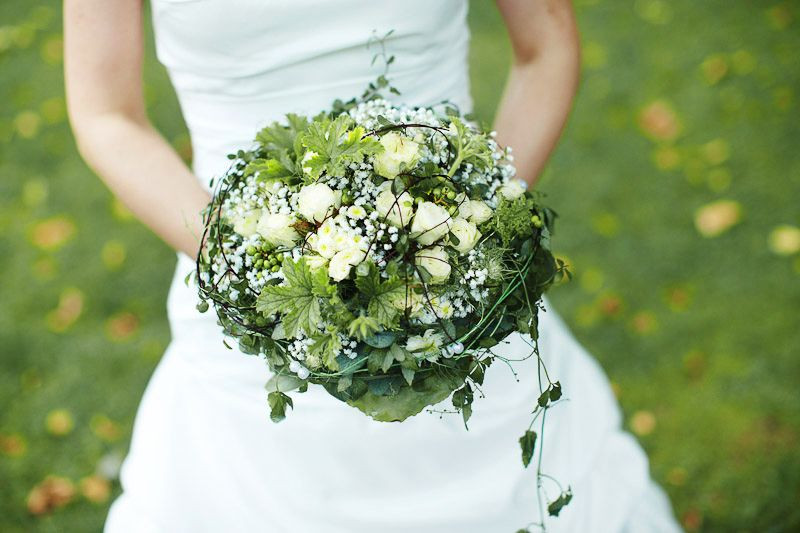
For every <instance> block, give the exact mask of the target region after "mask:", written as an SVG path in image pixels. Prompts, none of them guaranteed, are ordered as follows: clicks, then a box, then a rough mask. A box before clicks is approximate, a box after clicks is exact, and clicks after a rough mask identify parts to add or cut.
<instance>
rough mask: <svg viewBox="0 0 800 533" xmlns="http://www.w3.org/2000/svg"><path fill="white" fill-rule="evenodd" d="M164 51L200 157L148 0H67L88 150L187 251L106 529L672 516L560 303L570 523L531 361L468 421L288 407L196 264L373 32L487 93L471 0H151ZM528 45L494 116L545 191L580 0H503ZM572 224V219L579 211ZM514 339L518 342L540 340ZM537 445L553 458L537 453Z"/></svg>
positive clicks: (354, 71)
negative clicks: (296, 123) (255, 148)
mask: <svg viewBox="0 0 800 533" xmlns="http://www.w3.org/2000/svg"><path fill="white" fill-rule="evenodd" d="M151 4H152V15H153V21H154V26H155V31H156V49H157V53H158V57H159V59H160V61H161V62H162V63H163V64H164V65H165V66H166V67H167V69H168V71H169V74H170V77H171V80H172V83H173V85H174V86H175V89H176V91H177V94H178V97H179V100H180V104H181V109H182V111H183V115H184V118H185V120H186V123H187V125H188V128H189V131H190V133H191V136H192V145H193V149H194V163H193V168H192V170H191V171H190V170H189V169H187V168H186V167H185V166H184V164H183V163H182V162H181V159H180V158H179V157H178V156H177V155H176V153H175V152H174V151H173V150H172V149H171V148H170V146H169V145H168V144H167V143H166V142H165V141H164V140H163V139H162V138H161V137H160V136H159V134H158V133H157V132H156V131H155V130H154V129H153V127H152V126H151V125H150V123H149V121H148V119H147V115H146V112H145V107H144V99H143V94H142V93H143V88H142V80H141V67H142V57H143V53H142V50H143V37H142V18H143V12H144V8H143V6H142V1H141V0H114V1H109V0H65V2H64V23H65V57H66V82H67V96H68V104H69V112H70V118H71V121H72V125H73V129H74V132H75V137H76V139H77V142H78V146H79V149H80V152H81V154H82V155H83V157H84V158H85V159H86V161H87V162H88V163H89V165H90V166H91V167H92V168H93V169H94V170H95V171H96V172H97V173H98V174H99V175H100V176H101V177H102V179H103V180H104V181H105V182H106V183H107V185H108V186H109V187H110V189H111V190H112V191H113V192H114V193H115V194H116V195H117V196H118V197H119V198H120V199H121V200H122V201H123V202H124V203H125V204H126V205H127V206H128V207H129V208H130V209H131V210H132V211H133V212H134V213H135V214H136V215H137V216H138V217H139V218H140V219H141V220H142V221H143V222H144V223H145V224H146V225H148V226H149V227H150V228H151V229H152V230H153V231H154V232H156V233H157V234H158V235H159V236H161V237H162V238H163V239H164V241H166V242H167V243H168V244H169V245H170V246H172V247H173V248H174V249H175V250H176V252H177V264H176V269H175V274H174V278H173V282H172V285H171V287H170V291H169V296H168V300H167V310H168V316H169V323H170V327H171V333H172V340H171V343H170V345H169V347H168V348H167V350H166V352H165V353H164V356H163V358H162V360H161V361H160V363H159V364H158V367H157V368H156V370H155V373H154V374H153V376H152V378H151V380H150V383H149V384H148V386H147V389H146V391H145V394H144V397H143V398H142V402H141V405H140V407H139V410H138V413H137V416H136V421H135V424H134V432H133V439H132V442H131V447H130V452H129V454H128V456H127V458H126V460H125V462H124V464H123V467H122V471H121V483H122V488H123V493H122V495H121V496H120V497H119V498H118V499H117V500H116V501H115V502H114V503H113V505H112V507H111V510H110V512H109V515H108V518H107V521H106V524H105V531H106V532H108V533H124V532H137V533H138V532H169V533H173V532H192V533H198V532H229V531H230V532H268V533H285V532H290V533H310V532H314V533H318V532H326V533H328V532H330V533H345V532H346V533H361V532H363V533H367V532H369V533H373V532H376V531H379V532H381V533H392V532H397V533H400V532H403V533H407V532H415V533H447V532H452V533H456V532H458V533H471V532H473V533H495V532H512V531H517V530H519V529H521V528H529V530H530V531H535V530H539V529H541V528H542V527H546V528H547V530H548V531H571V532H580V533H587V532H602V533H610V532H612V533H613V532H623V531H624V532H631V533H639V532H673V531H679V527H678V526H677V524H676V523H675V521H674V519H673V517H672V511H671V509H670V506H669V502H668V501H667V499H666V497H665V496H664V494H663V492H662V491H661V489H660V488H659V487H658V486H657V485H656V484H654V483H653V482H652V480H651V479H650V476H649V472H648V463H647V458H646V456H645V454H644V453H643V451H642V450H641V448H640V447H639V446H638V444H637V443H636V442H635V440H634V439H633V438H632V437H631V436H630V435H629V434H627V433H626V432H624V431H623V430H622V429H621V427H620V426H621V422H620V411H619V407H618V406H617V404H616V401H615V399H614V397H613V395H612V393H611V389H610V387H609V383H608V380H607V379H606V377H605V376H604V374H603V373H602V370H601V369H600V368H599V366H598V364H597V363H596V362H595V361H594V360H593V359H592V358H591V357H590V356H589V355H588V354H587V353H586V352H585V350H584V349H583V348H582V347H581V346H580V345H578V344H577V343H576V341H575V340H574V339H573V337H572V335H571V334H570V332H569V331H568V329H567V328H566V327H565V325H564V324H563V322H562V321H561V320H560V319H559V318H558V316H557V315H556V314H555V312H554V311H552V310H551V309H548V312H546V313H544V314H543V316H542V318H541V324H540V330H541V339H540V349H541V351H542V354H543V358H544V360H545V363H546V364H547V365H548V370H549V372H550V374H551V375H553V376H555V377H554V379H559V380H560V381H561V383H562V384H563V387H564V393H565V396H566V397H567V398H568V401H566V402H563V403H560V404H559V405H558V406H556V407H554V408H553V410H552V412H551V413H550V414H549V416H548V417H547V421H546V423H545V426H544V433H545V434H546V435H545V438H544V439H540V442H542V441H543V442H544V448H543V450H542V468H543V471H544V472H545V473H547V474H548V476H552V478H550V477H547V478H545V479H544V483H543V486H542V491H543V492H544V494H545V497H546V498H548V499H550V500H552V499H553V498H554V497H556V496H557V495H558V494H559V490H560V489H559V488H558V485H556V482H555V481H553V480H558V482H560V483H561V484H562V485H563V486H564V487H567V486H569V487H571V489H572V491H573V493H574V498H573V501H572V502H571V503H570V504H569V505H568V506H567V507H565V508H564V510H563V511H562V512H561V514H560V516H559V517H557V518H554V517H548V516H546V514H547V513H546V511H544V512H543V510H542V506H541V505H540V504H539V503H537V494H538V492H537V487H536V475H535V472H534V471H533V470H525V469H523V468H522V466H521V464H520V457H519V448H518V442H517V439H518V438H519V435H520V434H521V433H522V431H524V429H525V428H526V427H527V424H528V422H529V413H530V410H531V408H532V406H533V405H534V404H535V401H536V397H537V392H538V389H537V388H536V387H535V386H534V380H535V372H536V367H535V364H533V363H532V362H531V361H526V362H523V363H521V364H519V365H517V366H516V367H515V368H516V371H517V375H516V376H515V375H514V374H512V373H511V372H510V371H508V369H506V368H492V369H491V370H490V371H489V372H488V374H487V377H486V381H485V385H484V391H485V393H486V398H481V399H478V400H476V402H475V405H474V414H473V417H472V419H471V422H470V430H469V431H465V430H464V427H463V424H462V423H461V421H460V418H459V417H448V416H445V417H441V416H439V415H435V414H429V413H422V414H420V415H417V416H416V417H413V418H412V419H410V420H408V421H406V422H404V423H402V424H386V423H378V422H374V421H372V420H370V419H368V418H367V417H365V416H364V415H363V414H361V413H360V412H358V411H356V410H355V409H353V408H351V407H349V406H347V405H346V404H344V403H341V402H339V401H338V400H336V399H334V398H333V397H331V396H329V395H328V394H327V393H326V392H324V390H322V388H321V387H311V388H310V389H309V391H308V392H307V393H305V394H302V395H298V396H297V398H296V402H295V411H294V412H293V413H292V414H291V416H290V417H289V418H288V419H287V420H286V421H284V422H282V423H280V424H273V423H272V422H270V420H269V417H268V412H269V411H268V408H267V405H266V392H265V391H264V389H263V387H264V383H265V382H266V381H267V380H268V379H269V371H268V369H267V366H266V364H265V362H264V361H262V360H260V359H259V358H255V357H252V356H246V355H244V354H241V353H238V352H236V351H230V350H227V349H226V348H225V347H224V346H223V343H222V340H223V337H222V334H221V329H220V328H219V327H218V326H217V324H216V320H215V317H214V316H213V313H206V314H201V313H199V312H198V311H197V310H196V308H195V304H196V294H195V291H194V289H193V288H191V287H187V286H186V285H184V282H183V280H184V277H185V276H186V274H187V273H188V272H189V271H190V270H191V268H192V266H193V257H194V256H195V254H196V251H197V249H198V246H199V236H200V235H201V233H202V231H201V225H202V222H201V218H200V211H201V209H202V208H203V207H204V206H205V205H206V204H207V202H208V201H209V198H210V196H209V188H208V183H209V179H210V178H211V177H212V176H215V175H218V174H219V173H221V172H223V171H224V170H225V168H226V166H227V163H228V161H227V158H226V155H227V154H228V153H230V152H232V151H235V149H236V148H237V147H241V146H247V145H249V143H250V142H251V140H252V138H253V136H254V133H255V132H256V131H257V130H258V129H259V127H260V126H263V125H264V124H265V123H267V122H270V121H272V120H276V119H278V118H280V117H281V116H282V115H283V114H284V113H286V112H298V113H315V112H317V111H319V110H320V109H323V108H325V107H327V106H329V105H330V102H331V101H333V100H334V99H335V98H342V99H345V100H346V99H348V98H350V97H352V96H355V95H357V94H360V93H361V91H362V90H363V88H364V87H365V86H366V84H367V83H369V82H370V81H371V80H373V79H374V78H375V76H376V74H377V73H379V72H377V70H376V69H377V67H374V68H373V67H371V66H370V59H371V55H372V53H373V52H374V50H373V51H369V50H367V48H366V46H365V44H366V42H367V41H368V39H369V38H370V36H371V35H373V34H374V32H377V34H379V35H383V34H385V33H387V32H388V31H389V30H394V31H393V33H392V34H391V36H390V37H389V38H388V40H387V41H386V43H385V45H386V47H387V49H388V50H389V51H390V52H391V53H392V54H394V55H396V57H397V62H396V64H395V65H393V67H392V72H391V78H392V80H391V81H392V83H393V84H394V85H395V86H397V87H398V88H399V89H400V91H401V92H402V96H401V97H399V98H400V99H402V101H403V102H405V103H408V104H412V105H429V104H435V103H437V102H439V101H441V100H444V99H448V100H450V101H453V102H455V103H456V104H458V105H459V107H460V108H461V109H462V110H469V109H470V108H471V103H472V102H471V99H470V93H469V85H468V72H467V51H468V42H469V33H468V28H467V25H466V20H465V17H466V11H467V1H466V0H436V1H430V0H404V1H403V2H399V1H395V2H390V1H388V0H384V1H380V0H291V1H290V0H151ZM497 5H498V7H499V9H500V11H501V13H502V15H503V18H504V20H505V22H506V25H507V27H508V32H509V35H510V38H511V42H512V45H513V51H514V61H513V66H512V68H511V72H510V75H509V79H508V84H507V87H506V91H505V94H504V95H503V98H502V101H501V104H500V107H499V110H498V113H497V118H496V122H495V125H494V127H495V129H496V130H497V135H498V137H497V138H498V141H499V142H500V143H501V144H505V145H510V146H513V148H514V154H515V155H516V159H515V164H516V166H517V169H518V175H520V176H522V177H524V178H526V179H527V181H528V182H529V183H530V184H531V185H533V184H534V183H535V181H536V177H537V176H538V174H539V173H540V171H541V170H542V168H543V166H544V164H545V162H546V160H547V158H548V156H549V154H550V152H551V151H552V150H553V147H554V145H555V143H556V141H557V139H558V137H559V134H560V132H561V129H562V127H563V125H564V122H565V120H566V117H567V115H568V112H569V109H570V106H571V103H572V99H573V96H574V93H575V89H576V85H577V77H578V44H577V43H578V38H577V33H576V28H575V22H574V18H573V13H572V8H571V6H570V2H569V0H497ZM567 223H568V221H567ZM526 348H527V345H526V344H525V339H523V338H522V337H521V336H520V335H512V336H510V337H509V339H508V341H507V342H506V343H505V344H504V345H503V346H502V348H501V351H502V354H503V355H505V356H508V357H512V358H513V356H514V354H515V353H516V354H517V355H519V354H521V353H526V351H525V349H526ZM537 453H538V452H537Z"/></svg>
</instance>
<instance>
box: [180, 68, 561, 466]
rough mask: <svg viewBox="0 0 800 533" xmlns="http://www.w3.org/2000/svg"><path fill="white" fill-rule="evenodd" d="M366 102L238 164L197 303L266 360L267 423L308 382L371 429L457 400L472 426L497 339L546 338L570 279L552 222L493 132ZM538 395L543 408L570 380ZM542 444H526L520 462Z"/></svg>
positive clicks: (444, 113)
mask: <svg viewBox="0 0 800 533" xmlns="http://www.w3.org/2000/svg"><path fill="white" fill-rule="evenodd" d="M383 84H385V81H383ZM374 88H375V87H374V86H373V89H374ZM368 95H369V92H368V93H367V95H366V96H365V97H362V98H361V99H357V100H355V99H354V100H352V101H350V102H347V103H342V102H339V101H337V102H335V104H334V105H333V107H332V109H331V110H328V111H325V112H323V113H321V114H319V115H318V116H316V117H314V118H306V117H301V116H297V115H291V114H290V115H287V116H286V120H285V122H283V123H274V124H272V125H270V126H268V127H266V128H264V129H263V130H261V131H260V132H259V133H258V135H257V137H256V142H255V145H254V146H253V147H252V148H251V149H249V150H242V151H239V152H238V154H236V155H232V156H230V158H231V160H232V164H231V167H230V169H229V171H228V172H227V173H226V174H225V175H223V176H222V177H221V178H219V179H218V181H217V183H216V186H215V189H216V190H215V194H214V197H213V200H212V202H211V204H210V205H209V206H208V208H207V210H206V211H205V213H204V217H205V222H206V231H205V234H204V236H203V245H202V248H201V251H200V253H199V255H198V258H197V271H196V276H197V283H198V285H199V291H200V296H201V299H202V301H201V303H200V306H199V307H200V309H201V310H203V311H204V310H206V309H208V307H209V304H208V302H209V301H210V302H212V303H213V305H214V308H215V310H216V312H217V315H218V318H219V322H220V324H221V326H222V327H223V328H224V331H225V333H226V335H227V336H229V337H233V338H235V339H237V340H238V345H239V348H240V349H241V351H243V352H245V353H250V354H260V355H263V356H264V357H265V359H266V361H267V363H268V364H269V367H270V369H271V370H272V372H273V373H274V377H273V378H272V379H271V380H270V382H269V383H268V384H267V388H268V390H269V391H270V392H269V395H268V403H269V405H270V407H271V416H272V419H273V420H274V421H278V420H281V419H283V418H284V416H285V414H286V407H287V406H290V407H293V400H292V398H291V397H290V396H289V395H288V394H287V393H288V392H289V391H292V390H295V389H298V390H299V391H300V392H302V391H305V390H306V389H307V387H308V386H309V385H310V384H313V385H318V386H322V387H325V389H326V390H327V391H328V392H329V393H330V394H331V395H332V396H334V397H336V398H338V399H339V400H341V401H344V402H346V403H347V404H349V405H351V406H353V407H355V408H358V409H360V410H361V411H363V412H364V413H366V414H367V415H369V416H370V417H372V418H374V419H375V420H378V421H402V420H404V419H406V418H408V417H409V416H412V415H415V414H417V413H419V412H420V411H422V410H423V409H425V408H426V407H429V406H433V405H435V404H438V403H440V402H442V401H443V400H446V399H447V398H448V397H452V405H453V407H454V409H455V410H456V411H459V412H460V413H461V414H462V415H463V418H464V422H465V423H466V422H467V420H468V419H469V417H470V414H471V412H472V402H473V392H474V390H475V388H476V386H480V384H481V383H482V380H483V378H484V373H485V372H486V369H487V367H488V366H489V365H490V364H491V363H492V362H493V361H494V360H495V358H496V356H495V355H494V354H493V353H492V351H491V349H492V347H493V346H495V345H496V344H498V343H499V342H501V341H502V340H503V339H504V338H505V337H507V336H508V335H509V334H510V333H513V332H522V333H527V334H530V335H531V337H532V338H533V339H536V337H537V312H538V306H539V305H540V302H541V296H542V293H543V292H544V291H545V290H546V289H547V288H548V287H549V286H550V285H551V284H552V283H553V281H554V279H555V278H556V277H557V276H558V275H560V274H561V273H562V272H563V270H564V269H563V265H562V264H561V263H560V262H557V261H556V260H555V259H554V258H553V255H552V254H551V252H550V249H549V236H550V232H551V228H552V224H553V219H554V214H553V212H552V211H550V210H549V209H547V208H545V207H543V206H542V205H540V203H539V199H538V197H537V195H536V194H534V193H532V192H530V191H528V190H526V187H525V184H524V182H522V181H520V180H519V179H516V178H515V176H514V174H515V170H514V167H513V165H512V160H513V158H512V156H511V153H510V152H511V149H510V148H508V149H501V147H500V146H499V145H498V143H497V142H496V141H495V139H494V134H493V133H487V132H485V131H483V130H481V129H479V128H478V127H476V126H475V125H473V124H472V123H470V122H469V121H467V120H466V119H465V118H462V117H461V116H460V115H459V113H458V111H457V110H455V109H453V108H452V107H445V108H444V109H443V110H437V109H433V108H411V107H405V106H397V105H393V104H391V103H389V102H388V101H387V100H385V99H383V98H381V97H380V96H379V95H377V94H372V96H368ZM212 184H213V181H212ZM534 349H535V348H534ZM536 355H538V353H537V354H536ZM541 394H542V396H541V397H540V399H539V404H540V406H541V407H545V406H546V405H547V404H548V403H549V402H552V401H556V400H557V399H558V398H559V397H560V395H561V388H560V385H559V384H558V383H557V382H555V383H549V384H548V385H547V386H546V387H545V388H544V389H543V390H542V391H541ZM534 441H535V433H533V432H532V431H528V432H526V433H525V435H524V436H523V438H522V439H520V443H521V445H522V455H523V462H524V463H525V465H526V466H527V464H528V463H529V462H530V460H531V455H532V453H533V447H534Z"/></svg>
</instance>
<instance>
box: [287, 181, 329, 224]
mask: <svg viewBox="0 0 800 533" xmlns="http://www.w3.org/2000/svg"><path fill="white" fill-rule="evenodd" d="M334 205H336V194H335V193H334V192H333V189H331V188H330V187H328V186H327V185H325V184H324V183H314V184H311V185H306V186H305V187H303V188H302V189H300V193H299V194H298V196H297V210H298V211H299V212H300V214H301V215H303V217H304V218H305V219H306V220H308V221H316V222H322V221H323V220H325V217H326V216H328V214H329V212H330V210H331V208H332V207H333V206H334Z"/></svg>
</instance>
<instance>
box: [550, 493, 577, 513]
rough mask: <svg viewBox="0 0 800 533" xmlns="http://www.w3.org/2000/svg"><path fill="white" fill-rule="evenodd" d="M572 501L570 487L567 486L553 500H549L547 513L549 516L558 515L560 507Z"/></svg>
mask: <svg viewBox="0 0 800 533" xmlns="http://www.w3.org/2000/svg"><path fill="white" fill-rule="evenodd" d="M570 501H572V489H570V488H569V487H567V490H565V491H564V492H562V493H561V494H560V495H559V496H558V498H556V499H555V501H553V502H551V503H550V505H548V506H547V513H548V514H549V515H550V516H558V513H560V512H561V509H563V508H564V507H566V506H567V505H568V504H569V502H570Z"/></svg>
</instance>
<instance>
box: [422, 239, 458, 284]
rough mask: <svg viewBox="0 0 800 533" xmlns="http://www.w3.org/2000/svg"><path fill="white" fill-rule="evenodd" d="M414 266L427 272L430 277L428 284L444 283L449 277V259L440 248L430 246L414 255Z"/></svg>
mask: <svg viewBox="0 0 800 533" xmlns="http://www.w3.org/2000/svg"><path fill="white" fill-rule="evenodd" d="M414 264H416V265H418V266H421V267H423V268H424V269H425V270H427V271H428V272H429V273H430V275H431V276H432V277H431V280H430V281H429V283H431V284H437V283H444V282H445V281H447V278H449V277H450V270H451V268H452V267H451V266H450V258H449V257H448V255H447V252H445V251H444V248H442V247H441V246H431V247H430V248H424V249H422V250H420V251H418V252H417V253H416V254H415V255H414Z"/></svg>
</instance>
